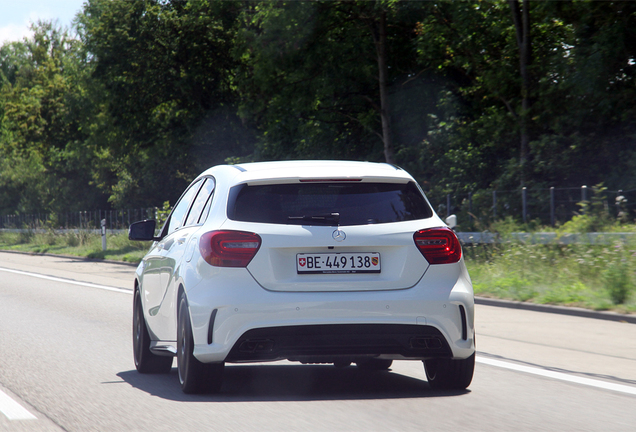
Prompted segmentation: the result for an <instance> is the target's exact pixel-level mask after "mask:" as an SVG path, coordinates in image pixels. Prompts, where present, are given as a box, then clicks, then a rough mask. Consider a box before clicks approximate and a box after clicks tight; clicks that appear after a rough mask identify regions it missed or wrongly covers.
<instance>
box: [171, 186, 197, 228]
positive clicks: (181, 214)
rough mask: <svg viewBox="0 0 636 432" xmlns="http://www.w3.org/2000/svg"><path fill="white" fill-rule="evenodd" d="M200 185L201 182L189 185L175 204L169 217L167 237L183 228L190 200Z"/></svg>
mask: <svg viewBox="0 0 636 432" xmlns="http://www.w3.org/2000/svg"><path fill="white" fill-rule="evenodd" d="M202 183H203V181H202V180H199V181H197V182H196V183H194V184H193V185H191V186H190V187H189V188H188V190H186V191H185V193H184V194H183V195H181V199H180V200H179V202H178V203H177V206H176V207H175V208H174V210H172V214H171V215H170V222H169V225H168V235H170V234H172V233H173V232H175V230H177V229H179V228H181V227H182V226H183V220H184V219H185V216H186V213H187V212H188V209H189V208H190V204H191V203H192V200H193V199H194V197H195V196H196V194H197V192H198V191H199V189H200V188H201V184H202Z"/></svg>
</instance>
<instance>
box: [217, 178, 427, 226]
mask: <svg viewBox="0 0 636 432" xmlns="http://www.w3.org/2000/svg"><path fill="white" fill-rule="evenodd" d="M333 213H338V216H337V218H338V220H337V221H336V220H334V217H333ZM432 215H433V211H432V210H431V208H430V206H429V205H428V203H427V202H426V200H425V199H424V196H423V195H422V193H421V192H420V190H419V189H418V187H417V186H416V185H415V183H413V182H408V183H402V184H398V183H343V182H337V183H327V182H325V183H291V184H275V185H245V184H243V185H238V186H235V187H234V188H232V190H231V192H230V201H229V203H228V217H229V218H230V219H233V220H238V221H244V222H265V223H276V224H299V225H313V224H325V223H327V224H335V223H339V224H340V225H343V226H345V225H366V224H378V223H390V222H400V221H406V220H416V219H426V218H429V217H431V216H432Z"/></svg>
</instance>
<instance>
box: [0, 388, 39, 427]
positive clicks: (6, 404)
mask: <svg viewBox="0 0 636 432" xmlns="http://www.w3.org/2000/svg"><path fill="white" fill-rule="evenodd" d="M0 412H1V413H2V414H4V415H5V416H6V417H7V418H8V419H9V420H37V417H36V416H34V415H33V414H31V413H30V412H29V411H27V410H26V409H24V408H22V405H20V404H19V403H17V402H16V401H14V400H13V399H11V398H10V397H9V395H7V394H6V393H5V392H3V391H2V390H0Z"/></svg>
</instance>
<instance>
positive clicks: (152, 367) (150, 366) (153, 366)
mask: <svg viewBox="0 0 636 432" xmlns="http://www.w3.org/2000/svg"><path fill="white" fill-rule="evenodd" d="M133 355H134V358H135V367H136V368H137V371H139V373H143V374H151V373H168V372H170V370H171V369H172V357H171V356H158V355H156V354H153V353H152V351H150V334H149V333H148V326H147V325H146V318H144V312H143V307H142V304H141V294H140V293H139V290H138V289H136V290H135V294H134V297H133Z"/></svg>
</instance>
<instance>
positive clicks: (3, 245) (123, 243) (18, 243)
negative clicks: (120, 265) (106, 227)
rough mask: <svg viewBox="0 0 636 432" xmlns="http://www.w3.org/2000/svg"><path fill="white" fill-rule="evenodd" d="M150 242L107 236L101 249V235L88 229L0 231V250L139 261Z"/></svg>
mask: <svg viewBox="0 0 636 432" xmlns="http://www.w3.org/2000/svg"><path fill="white" fill-rule="evenodd" d="M150 244H151V243H150V242H137V241H130V240H128V235H127V234H125V233H122V234H116V235H108V236H107V238H106V245H107V249H106V250H105V251H102V238H101V236H100V235H98V234H94V233H92V232H88V231H81V230H80V231H78V232H76V233H65V234H57V233H55V232H53V231H47V232H43V233H36V232H33V231H27V232H20V233H10V232H1V233H0V249H2V250H11V251H20V252H30V253H36V254H44V253H49V254H56V255H70V256H78V257H84V258H91V259H102V260H112V261H125V262H131V263H138V262H140V261H141V259H142V258H143V256H144V255H145V254H146V252H147V251H148V249H149V248H150Z"/></svg>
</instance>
